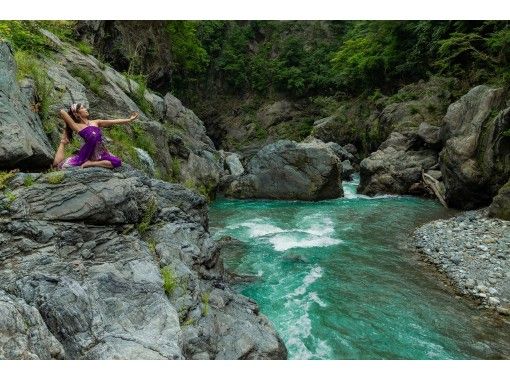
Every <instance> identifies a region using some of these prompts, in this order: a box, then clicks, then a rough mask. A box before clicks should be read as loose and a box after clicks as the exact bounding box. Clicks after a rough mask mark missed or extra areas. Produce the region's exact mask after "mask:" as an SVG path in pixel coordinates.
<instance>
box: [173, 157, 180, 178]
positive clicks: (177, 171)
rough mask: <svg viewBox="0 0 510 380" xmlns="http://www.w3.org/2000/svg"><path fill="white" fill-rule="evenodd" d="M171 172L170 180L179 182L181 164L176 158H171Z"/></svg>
mask: <svg viewBox="0 0 510 380" xmlns="http://www.w3.org/2000/svg"><path fill="white" fill-rule="evenodd" d="M171 170H172V179H174V180H176V181H177V180H179V178H180V176H181V162H180V161H179V159H178V158H177V157H172V164H171Z"/></svg>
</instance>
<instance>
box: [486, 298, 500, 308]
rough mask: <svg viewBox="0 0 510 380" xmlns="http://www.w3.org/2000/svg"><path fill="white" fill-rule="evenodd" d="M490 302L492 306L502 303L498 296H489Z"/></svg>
mask: <svg viewBox="0 0 510 380" xmlns="http://www.w3.org/2000/svg"><path fill="white" fill-rule="evenodd" d="M488 302H489V305H491V306H497V305H499V304H500V301H499V299H498V298H496V297H489V300H488Z"/></svg>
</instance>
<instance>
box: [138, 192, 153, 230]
mask: <svg viewBox="0 0 510 380" xmlns="http://www.w3.org/2000/svg"><path fill="white" fill-rule="evenodd" d="M157 211H158V206H157V204H156V199H155V198H154V197H151V198H150V199H149V201H148V202H147V208H146V209H145V212H144V214H143V216H142V219H141V220H140V223H139V224H138V226H137V229H138V232H139V233H140V234H143V233H145V232H146V231H147V230H148V229H149V227H150V224H151V222H152V220H153V219H154V216H155V215H156V212H157Z"/></svg>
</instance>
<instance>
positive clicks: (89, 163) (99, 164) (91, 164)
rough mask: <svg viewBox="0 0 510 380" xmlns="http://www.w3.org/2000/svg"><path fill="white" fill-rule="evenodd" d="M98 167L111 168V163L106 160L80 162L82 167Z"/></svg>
mask: <svg viewBox="0 0 510 380" xmlns="http://www.w3.org/2000/svg"><path fill="white" fill-rule="evenodd" d="M94 166H97V167H100V168H107V169H113V165H112V163H111V162H110V161H108V160H100V161H91V160H88V161H85V162H84V163H83V164H81V167H82V168H90V167H94Z"/></svg>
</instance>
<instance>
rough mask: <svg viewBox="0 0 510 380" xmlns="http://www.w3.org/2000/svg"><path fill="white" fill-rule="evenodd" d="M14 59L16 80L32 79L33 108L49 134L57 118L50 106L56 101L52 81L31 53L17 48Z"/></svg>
mask: <svg viewBox="0 0 510 380" xmlns="http://www.w3.org/2000/svg"><path fill="white" fill-rule="evenodd" d="M14 59H15V60H16V65H17V73H16V76H17V78H18V80H21V79H23V78H31V79H33V80H34V84H35V91H36V100H37V103H36V104H35V105H34V108H35V111H37V112H38V113H39V116H40V117H41V122H42V124H43V128H44V131H45V132H46V133H48V134H49V133H50V132H52V131H53V130H54V129H55V128H56V126H57V124H58V119H57V117H56V115H55V114H54V113H53V112H52V111H51V108H50V107H51V105H52V104H54V103H55V101H56V99H55V95H54V93H53V82H52V81H51V79H49V78H48V75H47V74H46V72H45V71H44V66H43V64H42V62H41V61H40V60H39V59H38V58H37V57H36V56H34V55H33V54H32V53H30V52H27V51H24V50H18V51H16V52H15V53H14Z"/></svg>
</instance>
